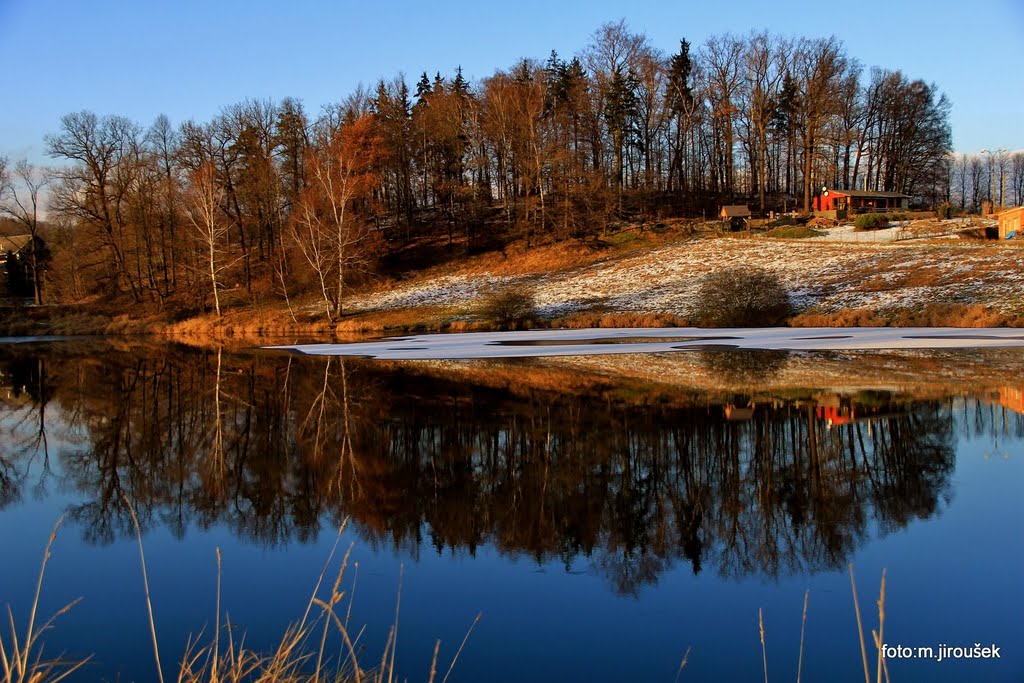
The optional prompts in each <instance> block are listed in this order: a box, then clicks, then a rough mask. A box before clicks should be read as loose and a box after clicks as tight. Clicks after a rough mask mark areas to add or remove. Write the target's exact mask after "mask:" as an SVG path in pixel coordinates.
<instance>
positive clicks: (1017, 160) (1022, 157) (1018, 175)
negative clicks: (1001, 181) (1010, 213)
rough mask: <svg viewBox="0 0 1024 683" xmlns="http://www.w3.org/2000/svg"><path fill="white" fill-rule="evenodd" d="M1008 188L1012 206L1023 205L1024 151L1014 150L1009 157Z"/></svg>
mask: <svg viewBox="0 0 1024 683" xmlns="http://www.w3.org/2000/svg"><path fill="white" fill-rule="evenodd" d="M1010 189H1011V190H1013V204H1014V206H1022V205H1024V152H1015V153H1014V154H1013V156H1012V157H1010Z"/></svg>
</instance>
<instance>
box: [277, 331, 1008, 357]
mask: <svg viewBox="0 0 1024 683" xmlns="http://www.w3.org/2000/svg"><path fill="white" fill-rule="evenodd" d="M631 339H635V340H636V341H635V342H633V343H615V342H616V341H621V342H629V341H630V340H631ZM709 347H721V348H738V349H779V350H789V351H832V350H855V349H857V350H874V349H951V348H953V349H956V348H978V347H997V348H1007V347H1024V331H1022V330H1017V329H1007V328H977V329H974V328H972V329H961V328H949V327H904V328H892V327H853V328H836V327H828V328H812V327H808V328H791V327H773V328H756V329H751V328H734V329H702V328H695V327H691V328H680V327H675V328H655V329H635V328H615V329H585V330H525V331H519V332H469V333H465V334H425V335H416V336H412V337H402V338H401V339H400V340H398V339H394V340H388V339H384V340H379V341H371V342H359V343H352V344H299V345H295V346H274V347H268V348H274V349H288V350H293V351H299V352H301V353H305V354H310V355H320V356H366V357H370V358H378V359H382V360H439V359H470V358H522V357H533V356H581V355H594V354H621V353H664V352H671V351H687V350H700V349H706V348H709Z"/></svg>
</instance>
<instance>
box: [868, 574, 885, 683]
mask: <svg viewBox="0 0 1024 683" xmlns="http://www.w3.org/2000/svg"><path fill="white" fill-rule="evenodd" d="M877 605H878V631H872V632H871V635H872V636H874V639H875V647H876V648H877V649H878V670H877V677H876V683H882V674H883V673H884V674H885V680H886V682H887V683H888V680H889V667H888V665H887V664H886V662H885V652H884V648H883V647H882V645H883V643H884V642H885V641H884V640H882V638H883V636H884V632H885V569H883V570H882V585H881V587H880V588H879V591H878V602H877Z"/></svg>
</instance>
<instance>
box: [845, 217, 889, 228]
mask: <svg viewBox="0 0 1024 683" xmlns="http://www.w3.org/2000/svg"><path fill="white" fill-rule="evenodd" d="M853 224H854V225H855V226H856V227H857V229H858V230H878V229H879V228H887V227H889V216H888V215H886V214H884V213H862V214H861V215H859V216H857V219H856V220H855V221H854V223H853Z"/></svg>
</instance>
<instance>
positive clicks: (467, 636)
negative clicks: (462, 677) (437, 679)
mask: <svg viewBox="0 0 1024 683" xmlns="http://www.w3.org/2000/svg"><path fill="white" fill-rule="evenodd" d="M482 616H483V614H482V613H481V614H477V615H476V619H474V620H473V623H472V624H470V626H469V630H468V631H466V635H465V636H464V637H463V638H462V644H461V645H459V649H458V650H456V652H455V656H454V657H452V663H451V664H449V665H448V671H447V672H445V675H444V678H443V679H441V683H447V682H448V677H449V676H451V674H452V669H454V668H455V662H457V661H459V655H461V654H462V648H464V647H466V641H468V640H469V634H471V633H472V632H473V629H474V628H476V625H477V624H478V623H480V617H482Z"/></svg>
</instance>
